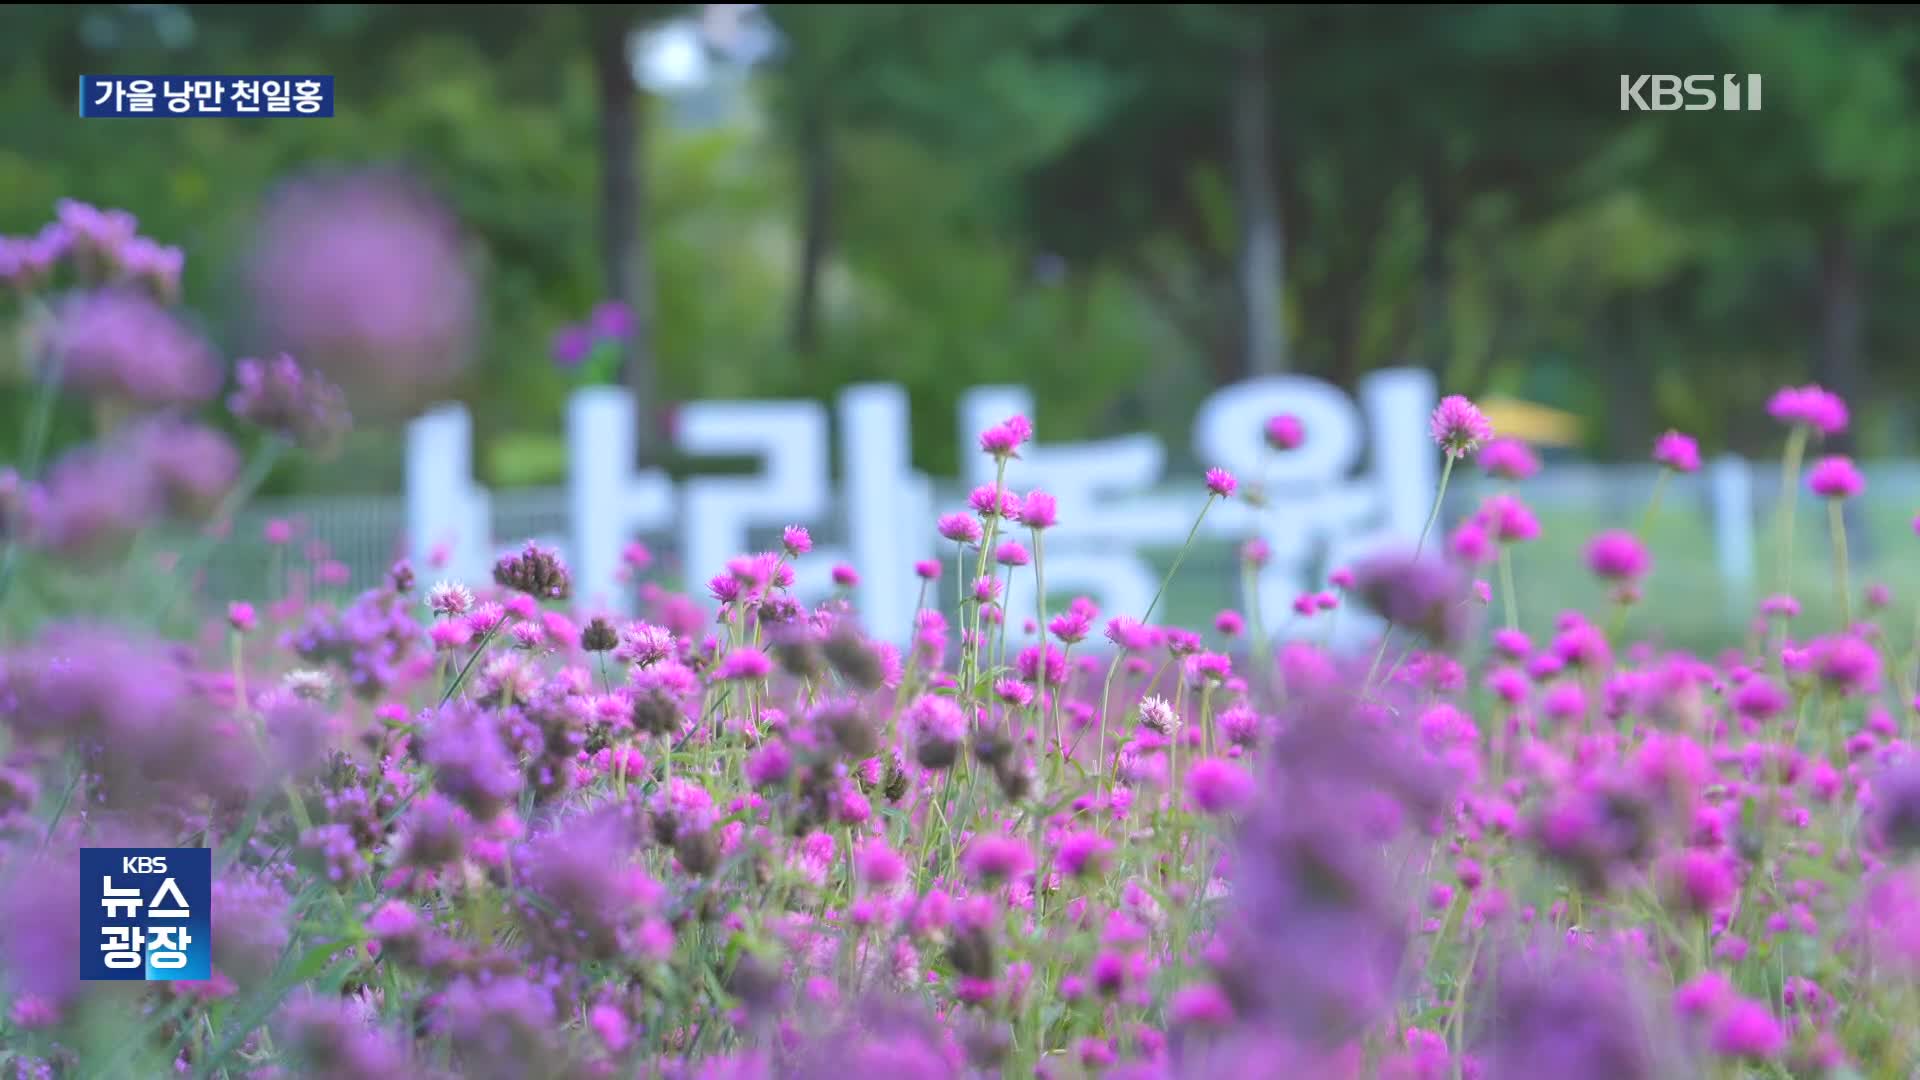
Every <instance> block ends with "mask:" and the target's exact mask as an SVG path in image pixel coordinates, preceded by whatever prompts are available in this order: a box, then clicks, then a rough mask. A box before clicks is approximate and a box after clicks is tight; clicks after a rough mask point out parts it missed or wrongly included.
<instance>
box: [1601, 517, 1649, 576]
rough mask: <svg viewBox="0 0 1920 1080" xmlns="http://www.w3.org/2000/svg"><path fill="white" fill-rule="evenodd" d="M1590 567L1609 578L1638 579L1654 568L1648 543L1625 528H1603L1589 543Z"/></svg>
mask: <svg viewBox="0 0 1920 1080" xmlns="http://www.w3.org/2000/svg"><path fill="white" fill-rule="evenodd" d="M1587 567H1588V568H1589V569H1591V570H1592V571H1593V572H1594V574H1595V575H1597V576H1599V577H1601V578H1604V579H1606V580H1608V581H1614V582H1627V581H1637V580H1639V579H1640V578H1643V577H1645V576H1646V575H1647V571H1649V570H1651V569H1652V568H1653V560H1652V559H1651V558H1650V557H1649V556H1648V555H1647V548H1646V545H1644V544H1642V543H1641V542H1640V539H1639V537H1636V536H1634V535H1633V534H1632V533H1630V532H1627V531H1625V530H1622V529H1613V530H1609V531H1607V532H1603V533H1601V534H1600V535H1598V536H1596V537H1594V538H1593V540H1592V541H1591V542H1590V543H1589V544H1588V545H1587Z"/></svg>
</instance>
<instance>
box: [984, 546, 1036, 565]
mask: <svg viewBox="0 0 1920 1080" xmlns="http://www.w3.org/2000/svg"><path fill="white" fill-rule="evenodd" d="M993 561H994V562H997V563H999V564H1000V565H1001V566H1025V565H1027V564H1028V563H1029V562H1032V561H1033V557H1032V556H1031V555H1029V554H1028V553H1027V549H1026V548H1025V547H1024V546H1022V545H1021V543H1020V542H1019V541H1018V540H1008V541H1006V542H1005V543H1003V544H1001V545H1000V546H999V547H997V548H994V549H993Z"/></svg>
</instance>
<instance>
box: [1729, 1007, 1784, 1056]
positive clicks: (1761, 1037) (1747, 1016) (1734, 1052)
mask: <svg viewBox="0 0 1920 1080" xmlns="http://www.w3.org/2000/svg"><path fill="white" fill-rule="evenodd" d="M1786 1045H1787V1033H1786V1031H1785V1030H1784V1029H1783V1028H1781V1026H1780V1021H1778V1020H1776V1019H1774V1016H1773V1010H1771V1009H1769V1008H1768V1007H1767V1006H1766V1004H1765V1003H1764V1002H1759V1001H1751V1000H1748V999H1744V998H1742V999H1739V1000H1737V1001H1734V1002H1732V1003H1731V1004H1729V1005H1727V1006H1726V1007H1725V1008H1724V1010H1723V1011H1722V1012H1721V1014H1720V1018H1719V1020H1717V1021H1715V1023H1714V1025H1713V1050H1714V1053H1717V1054H1720V1055H1722V1056H1723V1057H1734V1058H1751V1059H1757V1060H1765V1059H1767V1058H1771V1057H1773V1056H1774V1055H1776V1054H1778V1053H1780V1051H1781V1050H1783V1049H1785V1048H1786Z"/></svg>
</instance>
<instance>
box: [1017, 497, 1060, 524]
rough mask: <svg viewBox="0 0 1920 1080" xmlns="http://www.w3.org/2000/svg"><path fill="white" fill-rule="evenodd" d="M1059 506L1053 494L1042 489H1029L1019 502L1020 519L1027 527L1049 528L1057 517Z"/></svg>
mask: <svg viewBox="0 0 1920 1080" xmlns="http://www.w3.org/2000/svg"><path fill="white" fill-rule="evenodd" d="M1059 516H1060V508H1059V506H1058V504H1056V503H1055V502H1054V498H1053V496H1051V495H1049V494H1047V493H1046V492H1044V491H1029V492H1027V497H1026V499H1025V501H1023V502H1021V504H1020V520H1021V521H1022V522H1024V523H1025V524H1026V526H1027V528H1029V529H1034V530H1040V529H1051V528H1053V526H1054V523H1055V521H1057V520H1058V519H1059Z"/></svg>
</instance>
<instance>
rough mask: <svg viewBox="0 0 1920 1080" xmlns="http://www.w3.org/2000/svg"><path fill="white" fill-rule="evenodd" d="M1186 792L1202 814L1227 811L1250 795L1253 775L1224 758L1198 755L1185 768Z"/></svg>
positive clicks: (1240, 807)
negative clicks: (1191, 766) (1199, 757)
mask: <svg viewBox="0 0 1920 1080" xmlns="http://www.w3.org/2000/svg"><path fill="white" fill-rule="evenodd" d="M1186 779H1187V795H1188V797H1189V798H1191V799H1192V800H1193V805H1194V806H1195V807H1196V808H1198V809H1199V811H1200V812H1201V813H1203V814H1230V813H1233V812H1235V811H1237V810H1240V809H1242V808H1243V807H1245V806H1246V805H1247V804H1248V802H1250V801H1251V800H1252V798H1253V776H1252V774H1251V773H1249V772H1247V770H1245V769H1243V768H1241V767H1240V766H1239V765H1236V764H1235V763H1233V762H1231V761H1227V760H1226V759H1224V758H1201V759H1200V760H1199V761H1196V762H1194V763H1193V768H1192V769H1190V770H1189V771H1188V772H1187V778H1186Z"/></svg>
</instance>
